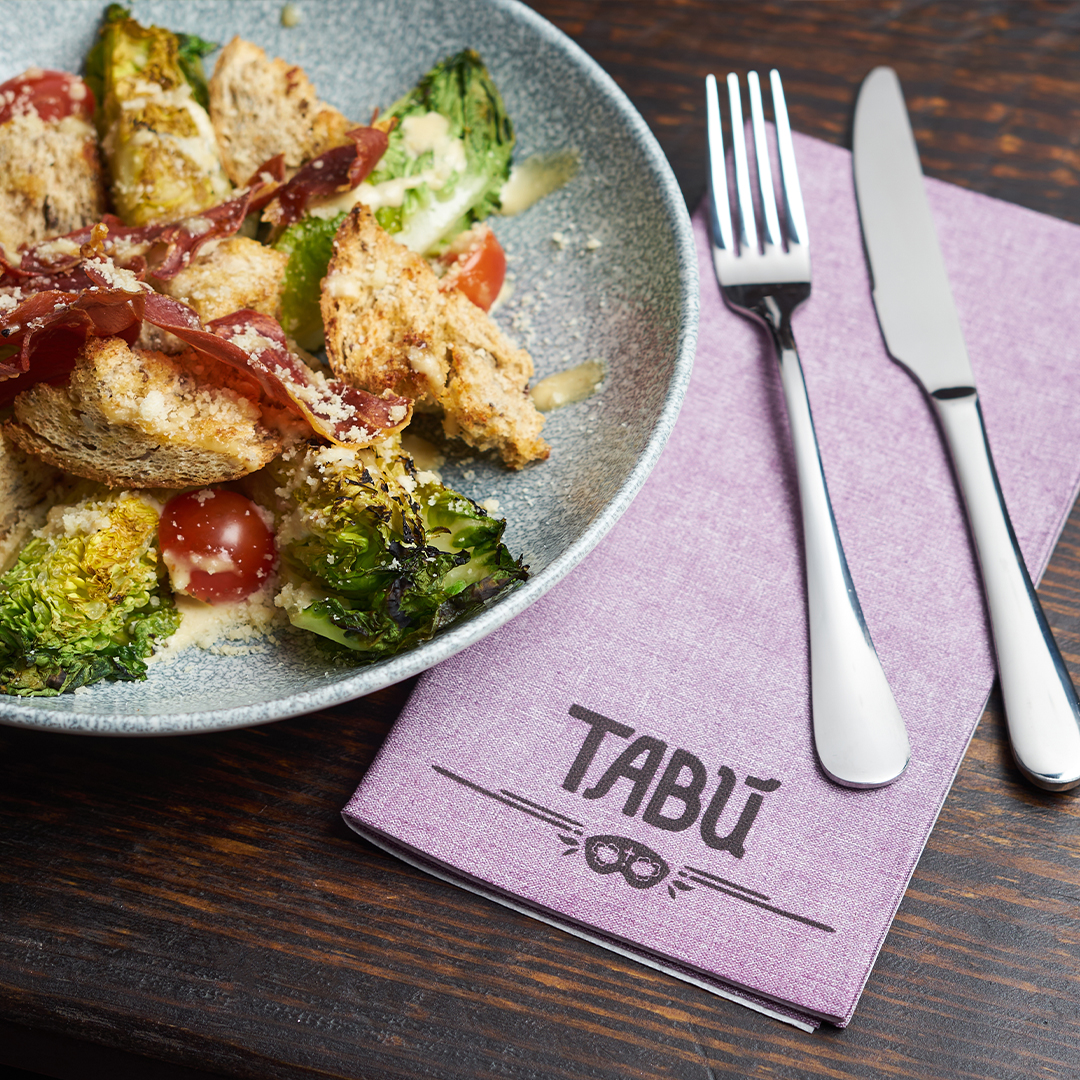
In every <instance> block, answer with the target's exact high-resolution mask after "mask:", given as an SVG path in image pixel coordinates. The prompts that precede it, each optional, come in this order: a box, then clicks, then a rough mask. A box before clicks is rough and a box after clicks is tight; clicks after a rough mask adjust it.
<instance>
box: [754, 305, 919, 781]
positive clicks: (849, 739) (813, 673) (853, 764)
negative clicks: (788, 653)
mask: <svg viewBox="0 0 1080 1080" xmlns="http://www.w3.org/2000/svg"><path fill="white" fill-rule="evenodd" d="M774 330H778V332H776V333H775V338H774V340H775V343H776V348H777V356H778V359H779V362H780V379H781V383H782V386H783V390H784V400H785V403H786V405H787V411H788V419H789V423H790V426H791V438H792V444H793V447H794V451H795V465H796V471H797V473H798V480H799V502H800V506H801V509H802V521H803V544H804V549H805V554H806V594H807V607H808V610H809V621H810V698H811V708H812V711H813V728H814V746H815V749H816V750H817V755H818V760H819V761H820V762H821V766H822V768H823V769H824V770H825V772H826V773H827V774H828V775H829V777H830V778H831V779H832V780H834V781H835V782H836V783H838V784H842V785H844V786H845V787H852V788H875V787H884V786H885V785H886V784H891V783H892V782H893V781H894V780H896V779H898V778H899V776H900V774H901V773H902V772H903V771H904V769H906V768H907V764H908V761H909V759H910V757H911V748H910V745H909V743H908V736H907V729H906V728H905V727H904V721H903V718H902V717H901V716H900V710H899V708H898V707H897V705H896V699H895V698H894V697H893V693H892V690H891V689H890V687H889V684H888V682H887V681H886V678H885V672H884V671H883V670H882V667H881V661H880V660H879V659H878V655H877V651H876V650H875V649H874V643H873V641H872V640H871V639H870V631H869V630H868V629H867V627H866V620H865V619H864V618H863V613H862V607H861V605H860V604H859V598H858V596H857V594H856V592H855V586H854V584H853V583H852V580H851V573H850V571H849V570H848V564H847V559H846V558H845V556H844V549H843V547H842V546H841V544H840V534H839V532H838V531H837V528H836V520H835V518H834V517H833V511H832V504H831V502H830V500H829V491H828V488H827V486H826V484H825V472H824V470H823V468H822V465H821V454H820V452H819V450H818V444H817V437H816V436H815V434H814V421H813V417H812V416H811V414H810V401H809V398H808V397H807V393H806V382H805V380H804V378H803V372H802V365H801V364H800V362H799V354H798V352H797V351H796V349H795V341H794V337H793V336H792V335H791V332H790V325H789V324H787V323H786V321H784V322H782V323H781V324H780V326H779V327H778V328H774Z"/></svg>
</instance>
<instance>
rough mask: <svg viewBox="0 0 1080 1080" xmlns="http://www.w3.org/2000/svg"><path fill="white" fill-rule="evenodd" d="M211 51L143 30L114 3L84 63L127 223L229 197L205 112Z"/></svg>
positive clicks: (169, 217)
mask: <svg viewBox="0 0 1080 1080" xmlns="http://www.w3.org/2000/svg"><path fill="white" fill-rule="evenodd" d="M215 48H216V46H215V45H213V44H212V43H211V42H207V41H203V40H202V39H201V38H199V37H195V36H194V35H191V34H174V33H173V32H172V31H170V30H166V29H164V28H162V27H160V26H143V25H142V24H141V23H139V22H137V21H136V20H135V19H133V18H131V17H130V12H129V11H128V10H127V9H126V8H123V7H121V6H120V5H119V4H112V5H110V6H109V8H108V10H107V11H106V13H105V22H104V25H103V26H102V28H101V32H100V34H99V37H98V40H97V42H96V44H95V45H94V46H93V48H92V49H91V50H90V52H89V53H88V54H87V58H86V72H85V74H86V81H87V84H88V85H89V86H90V89H91V90H93V92H94V97H95V99H96V101H97V103H98V108H97V116H96V121H97V126H98V131H99V134H100V135H101V139H102V149H103V150H104V153H105V160H106V163H107V165H108V172H109V186H110V190H111V192H112V197H113V202H114V203H115V204H116V211H117V214H118V215H119V216H120V218H121V219H122V220H123V221H124V223H125V224H127V225H145V224H148V223H151V222H160V221H173V220H177V219H179V218H182V217H185V216H187V215H189V214H194V213H197V212H198V211H199V210H203V209H205V208H206V207H208V206H213V205H214V204H215V203H219V202H222V201H224V200H225V199H227V198H228V197H229V195H230V194H231V193H232V185H231V184H230V183H229V179H228V177H227V176H226V175H225V170H224V167H223V166H222V164H221V156H220V153H219V151H218V147H217V139H216V137H215V135H214V129H213V127H212V125H211V123H210V117H209V114H208V113H207V107H208V104H207V103H208V92H207V83H206V76H205V74H204V72H203V67H202V57H203V56H205V55H206V54H207V53H208V52H211V51H213V49H215Z"/></svg>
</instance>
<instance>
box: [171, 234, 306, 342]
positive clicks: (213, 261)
mask: <svg viewBox="0 0 1080 1080" xmlns="http://www.w3.org/2000/svg"><path fill="white" fill-rule="evenodd" d="M288 262H289V256H288V255H285V254H284V253H283V252H280V251H275V250H274V249H273V248H271V247H267V246H266V245H265V244H260V243H259V242H258V241H256V240H249V239H248V238H247V237H246V236H232V237H229V239H227V240H223V241H222V242H221V243H220V244H218V245H217V246H216V247H214V248H213V249H212V250H211V251H210V252H209V253H208V254H206V255H200V256H198V257H197V258H196V259H195V261H194V262H192V263H191V265H190V266H187V267H185V268H184V269H183V270H181V271H180V273H179V274H177V275H176V277H174V278H172V279H171V280H170V281H165V282H162V283H161V285H160V286H159V288H160V290H161V292H163V293H165V294H166V295H167V296H172V297H174V298H175V299H177V300H180V301H182V302H183V303H185V304H187V305H188V306H189V307H192V308H194V309H195V311H196V312H198V315H199V318H200V319H202V321H203V322H204V323H207V322H210V321H211V320H213V319H217V318H220V317H221V316H222V315H230V314H232V312H234V311H240V310H241V309H242V308H251V309H253V310H254V311H261V312H262V313H263V314H264V315H270V316H273V315H276V314H277V309H278V305H279V304H280V303H281V280H282V275H283V274H284V273H285V267H286V266H287V265H288Z"/></svg>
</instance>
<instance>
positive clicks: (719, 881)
mask: <svg viewBox="0 0 1080 1080" xmlns="http://www.w3.org/2000/svg"><path fill="white" fill-rule="evenodd" d="M431 767H432V769H434V770H435V772H437V773H438V774H439V775H440V776H445V777H446V778H447V779H448V780H453V781H454V782H455V783H456V784H461V786H462V787H466V788H468V789H469V790H470V791H475V792H477V793H478V794H480V795H486V796H487V797H488V798H489V799H494V800H495V801H496V802H500V803H502V804H503V805H504V806H509V807H511V808H512V809H514V810H518V811H520V812H521V813H523V814H528V815H529V816H530V817H534V818H536V819H537V820H539V821H542V822H544V824H545V825H552V826H554V827H555V828H556V829H561V830H563V832H564V833H574V834H576V836H582V835H584V828H585V826H584V824H583V823H582V822H580V821H575V820H574V819H573V818H571V817H567V816H566V815H565V814H563V813H560V812H559V811H558V810H552V809H551V808H550V807H547V806H543V805H542V804H540V803H537V802H533V801H532V800H531V799H526V798H525V797H524V796H522V795H517V794H515V793H514V792H512V791H508V790H507V789H506V788H501V789H500V790H499V791H490V790H488V789H487V788H485V787H481V786H480V785H479V784H476V783H473V781H472V780H466V779H465V777H464V776H458V774H457V773H454V772H451V771H450V770H449V769H444V768H443V767H442V766H441V765H432V766H431ZM559 839H560V840H561V841H562V842H563V843H564V844H566V845H567V850H566V851H564V852H563V854H564V855H572V854H574V853H575V852H576V851H579V850H580V844H581V843H582V841H580V840H577V839H576V838H575V836H568V835H559ZM593 839H594V840H609V839H610V840H619V839H622V838H619V837H593ZM590 842H591V841H590ZM628 842H629V841H628ZM643 850H644V849H643ZM657 858H659V856H657ZM593 869H595V867H594V868H593ZM605 872H606V867H605ZM664 872H665V873H666V872H667V871H666V869H665V871H664ZM624 876H625V875H624ZM628 880H629V879H628ZM658 880H659V879H658ZM687 880H689V881H692V882H693V883H694V884H695V885H704V886H705V887H706V888H707V889H712V890H713V891H714V892H718V893H722V894H723V895H724V896H730V897H732V898H733V899H735V900H742V901H743V902H744V903H747V904H753V905H754V906H755V907H759V908H762V909H763V910H765V911H770V912H772V913H773V914H774V915H779V916H781V917H782V918H785V919H791V920H793V921H794V922H799V923H802V924H803V925H805V926H812V927H813V928H814V929H815V930H824V931H825V933H827V934H835V933H836V930H835V928H834V927H832V926H829V925H828V924H827V923H823V922H818V921H817V920H816V919H810V918H807V917H806V916H805V915H796V914H795V912H793V911H785V910H784V909H783V908H779V907H776V906H775V905H773V904H768V903H765V901H766V900H769V899H770V897H768V896H767V895H766V894H765V893H760V892H756V891H755V890H753V889H748V888H747V887H746V886H745V885H738V884H736V883H735V882H734V881H728V880H727V879H726V878H722V877H718V876H717V875H716V874H712V873H710V872H709V871H708V870H701V869H699V868H697V867H695V866H683V867H681V868H680V869H679V871H678V873H677V875H676V878H675V879H673V880H671V884H670V885H669V886H668V891H669V892H670V893H671V896H672V897H674V896H676V895H677V894H676V892H675V890H676V889H677V890H679V891H680V892H686V891H688V890H691V889H692V888H693V886H691V885H687V884H686V881H687Z"/></svg>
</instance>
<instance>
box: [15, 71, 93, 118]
mask: <svg viewBox="0 0 1080 1080" xmlns="http://www.w3.org/2000/svg"><path fill="white" fill-rule="evenodd" d="M31 110H33V111H34V112H36V113H37V114H38V116H40V117H41V119H42V120H63V119H64V117H65V116H71V115H72V114H76V115H81V116H85V117H86V118H87V119H88V120H89V119H90V117H92V116H93V115H94V95H93V93H92V92H91V90H90V87H89V86H87V85H86V83H84V82H83V81H82V79H80V78H79V77H78V76H77V75H68V74H67V72H64V71H43V70H42V69H41V68H30V69H29V71H24V72H23V73H22V74H21V75H16V76H15V78H14V79H8V81H7V82H6V83H4V84H3V85H2V86H0V124H3V123H5V122H6V121H8V120H10V119H11V118H12V117H13V116H22V115H23V114H24V113H28V112H30V111H31Z"/></svg>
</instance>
